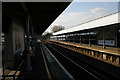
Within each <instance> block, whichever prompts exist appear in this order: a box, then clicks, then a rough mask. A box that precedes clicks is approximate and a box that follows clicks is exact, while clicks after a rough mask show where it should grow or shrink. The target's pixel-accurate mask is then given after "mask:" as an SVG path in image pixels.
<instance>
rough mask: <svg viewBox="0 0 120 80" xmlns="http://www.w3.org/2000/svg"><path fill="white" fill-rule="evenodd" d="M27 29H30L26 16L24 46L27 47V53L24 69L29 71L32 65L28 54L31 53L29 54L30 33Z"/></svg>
mask: <svg viewBox="0 0 120 80" xmlns="http://www.w3.org/2000/svg"><path fill="white" fill-rule="evenodd" d="M29 29H30V17H28V19H27V44H26V47H27V52H28V53H26V56H27V57H26V58H27V59H26V71H31V70H32V66H31V60H30V56H31V54H30V51H29V50H30V40H29V38H30V34H29Z"/></svg>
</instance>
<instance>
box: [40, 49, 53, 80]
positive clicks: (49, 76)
mask: <svg viewBox="0 0 120 80" xmlns="http://www.w3.org/2000/svg"><path fill="white" fill-rule="evenodd" d="M40 49H41V51H42V55H43V59H44V63H45V67H46V71H47V74H48V78H49V80H52V79H51V75H50V71H49V69H48V66H47V62H46V60H45V56H44V53H43V50H42V48H40Z"/></svg>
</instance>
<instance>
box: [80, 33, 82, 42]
mask: <svg viewBox="0 0 120 80" xmlns="http://www.w3.org/2000/svg"><path fill="white" fill-rule="evenodd" d="M80 44H82V36H81V35H80Z"/></svg>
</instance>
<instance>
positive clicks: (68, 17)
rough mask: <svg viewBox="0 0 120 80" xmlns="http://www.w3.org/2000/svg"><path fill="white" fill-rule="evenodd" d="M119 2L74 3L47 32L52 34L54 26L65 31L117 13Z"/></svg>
mask: <svg viewBox="0 0 120 80" xmlns="http://www.w3.org/2000/svg"><path fill="white" fill-rule="evenodd" d="M117 11H118V2H79V1H78V2H76V1H74V2H72V3H71V4H70V5H69V6H68V8H66V9H65V10H64V11H63V13H62V14H61V15H60V16H59V17H58V18H57V19H56V20H55V21H54V22H53V23H52V24H51V25H50V26H49V28H48V29H47V30H46V31H45V32H51V28H52V27H53V26H54V25H62V26H64V27H65V29H67V28H70V27H74V26H76V25H79V24H81V23H84V22H87V21H90V20H94V19H96V18H99V17H102V16H105V15H108V14H111V13H115V12H117Z"/></svg>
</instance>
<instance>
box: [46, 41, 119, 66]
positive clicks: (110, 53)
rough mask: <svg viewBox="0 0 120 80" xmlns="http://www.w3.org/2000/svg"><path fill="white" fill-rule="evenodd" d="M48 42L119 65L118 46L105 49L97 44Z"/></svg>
mask: <svg viewBox="0 0 120 80" xmlns="http://www.w3.org/2000/svg"><path fill="white" fill-rule="evenodd" d="M48 42H52V43H55V44H58V45H60V46H62V47H65V48H68V49H71V50H73V51H77V52H79V53H82V54H85V55H87V56H90V57H92V58H95V59H98V60H102V61H103V62H107V63H109V64H112V65H115V66H117V67H120V48H115V47H106V49H103V48H102V46H98V45H92V46H89V45H87V44H78V43H70V42H64V41H56V40H50V41H48Z"/></svg>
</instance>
